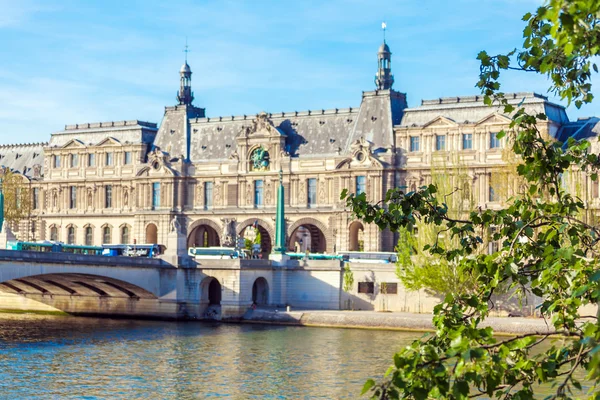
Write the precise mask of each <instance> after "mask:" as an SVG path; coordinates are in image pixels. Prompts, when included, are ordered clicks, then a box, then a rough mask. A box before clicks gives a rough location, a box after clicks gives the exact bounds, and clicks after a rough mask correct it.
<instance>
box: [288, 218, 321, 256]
mask: <svg viewBox="0 0 600 400" xmlns="http://www.w3.org/2000/svg"><path fill="white" fill-rule="evenodd" d="M326 249H327V242H326V240H325V235H324V234H323V232H322V231H321V230H320V229H319V228H318V227H316V226H315V225H311V224H305V225H301V226H299V227H298V228H296V229H294V231H293V232H292V234H291V235H290V239H289V243H288V250H290V251H296V252H300V253H304V252H306V251H307V250H308V251H309V252H311V253H324V252H325V251H326Z"/></svg>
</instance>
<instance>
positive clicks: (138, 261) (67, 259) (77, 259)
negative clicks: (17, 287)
mask: <svg viewBox="0 0 600 400" xmlns="http://www.w3.org/2000/svg"><path fill="white" fill-rule="evenodd" d="M3 261H7V262H15V261H17V262H33V263H38V264H79V265H98V266H115V267H134V268H169V269H170V268H176V266H174V265H173V264H170V263H168V262H166V261H165V260H161V259H158V258H144V257H118V256H117V257H108V256H97V255H87V254H70V253H43V252H37V251H19V250H0V263H1V262H3Z"/></svg>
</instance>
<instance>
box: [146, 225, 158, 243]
mask: <svg viewBox="0 0 600 400" xmlns="http://www.w3.org/2000/svg"><path fill="white" fill-rule="evenodd" d="M144 232H145V234H146V236H145V243H147V244H157V243H158V226H157V225H156V223H155V222H149V223H148V224H146V227H145V228H144Z"/></svg>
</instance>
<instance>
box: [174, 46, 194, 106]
mask: <svg viewBox="0 0 600 400" xmlns="http://www.w3.org/2000/svg"><path fill="white" fill-rule="evenodd" d="M183 52H184V53H185V62H184V63H183V65H182V66H181V69H180V70H179V75H180V78H179V92H178V93H177V100H178V101H179V104H181V105H184V104H188V105H189V104H192V101H194V93H193V92H192V69H191V68H190V66H189V65H188V63H187V55H188V53H189V52H190V50H189V48H188V44H187V37H186V38H185V50H183Z"/></svg>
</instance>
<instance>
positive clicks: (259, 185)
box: [254, 179, 264, 207]
mask: <svg viewBox="0 0 600 400" xmlns="http://www.w3.org/2000/svg"><path fill="white" fill-rule="evenodd" d="M263 189H264V181H263V180H262V179H258V180H256V181H254V206H255V207H259V206H262V205H263V204H264V197H263Z"/></svg>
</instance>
